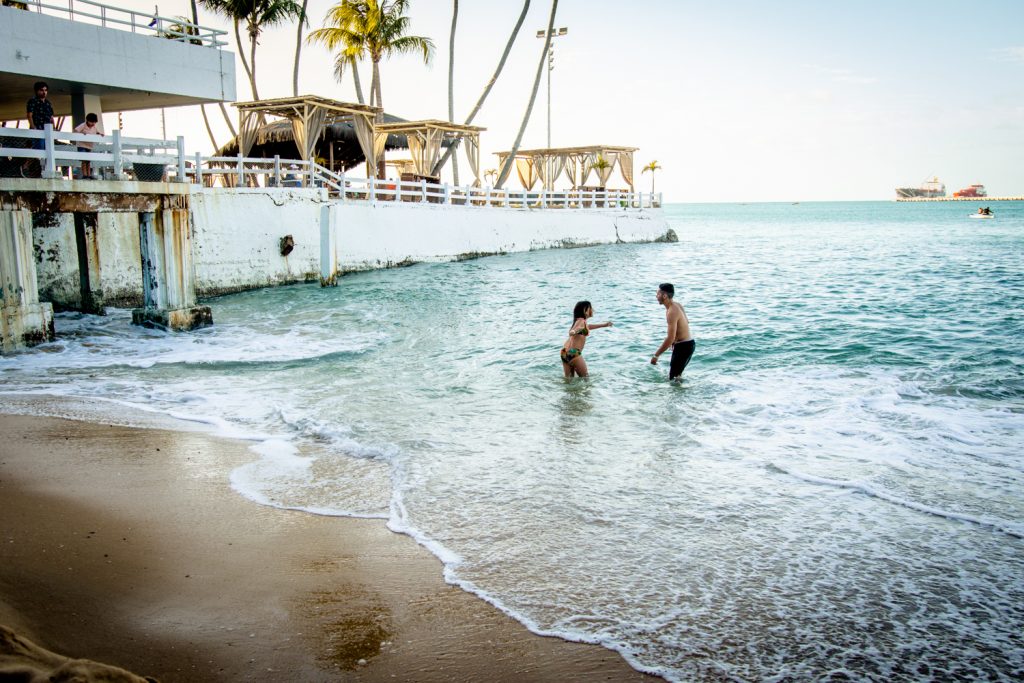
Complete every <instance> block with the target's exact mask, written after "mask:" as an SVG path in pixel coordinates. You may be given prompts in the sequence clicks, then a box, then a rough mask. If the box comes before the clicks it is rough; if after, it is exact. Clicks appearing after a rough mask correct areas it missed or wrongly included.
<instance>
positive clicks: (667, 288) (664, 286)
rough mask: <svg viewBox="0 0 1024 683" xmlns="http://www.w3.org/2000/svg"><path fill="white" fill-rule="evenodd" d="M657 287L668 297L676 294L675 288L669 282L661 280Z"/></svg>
mask: <svg viewBox="0 0 1024 683" xmlns="http://www.w3.org/2000/svg"><path fill="white" fill-rule="evenodd" d="M658 289H660V290H661V291H662V292H663V293H665V294H666V295H667V296H668V298H669V299H671V298H672V297H674V296H675V295H676V288H675V287H673V286H672V283H671V282H662V283H661V284H660V285H658Z"/></svg>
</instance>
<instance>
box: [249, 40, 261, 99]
mask: <svg viewBox="0 0 1024 683" xmlns="http://www.w3.org/2000/svg"><path fill="white" fill-rule="evenodd" d="M249 50H250V53H249V54H250V55H251V57H250V58H249V63H250V66H251V67H252V74H251V75H250V79H251V85H252V98H253V99H254V100H258V99H259V98H260V93H259V91H258V90H256V34H254V33H252V32H250V33H249Z"/></svg>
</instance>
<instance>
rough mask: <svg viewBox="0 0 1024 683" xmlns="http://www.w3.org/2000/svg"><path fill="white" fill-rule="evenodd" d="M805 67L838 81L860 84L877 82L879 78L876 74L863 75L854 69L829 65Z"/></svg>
mask: <svg viewBox="0 0 1024 683" xmlns="http://www.w3.org/2000/svg"><path fill="white" fill-rule="evenodd" d="M804 67H806V68H808V69H810V70H811V71H814V72H815V73H817V74H821V75H823V76H827V77H829V78H830V79H831V80H832V81H834V82H836V83H855V84H858V85H870V84H872V83H877V82H878V79H877V78H875V77H874V76H861V75H858V74H857V73H856V72H855V71H854V70H853V69H836V68H832V67H827V66H820V65H818V64H804Z"/></svg>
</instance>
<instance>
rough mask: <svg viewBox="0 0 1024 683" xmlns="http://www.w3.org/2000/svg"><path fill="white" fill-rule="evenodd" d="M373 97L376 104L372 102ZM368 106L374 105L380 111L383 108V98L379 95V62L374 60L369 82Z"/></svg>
mask: <svg viewBox="0 0 1024 683" xmlns="http://www.w3.org/2000/svg"><path fill="white" fill-rule="evenodd" d="M374 96H376V99H377V101H376V102H374V101H373V100H374ZM370 104H375V105H376V106H378V107H380V108H381V109H383V108H384V96H383V95H382V94H381V88H380V60H374V62H373V80H372V81H371V82H370Z"/></svg>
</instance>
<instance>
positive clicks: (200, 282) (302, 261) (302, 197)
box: [191, 188, 328, 297]
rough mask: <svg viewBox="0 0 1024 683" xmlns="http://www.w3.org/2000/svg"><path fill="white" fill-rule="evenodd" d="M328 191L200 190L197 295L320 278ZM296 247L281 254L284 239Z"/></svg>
mask: <svg viewBox="0 0 1024 683" xmlns="http://www.w3.org/2000/svg"><path fill="white" fill-rule="evenodd" d="M327 201H328V200H327V195H326V194H325V193H324V191H323V190H317V189H301V188H289V189H285V188H280V189H247V188H246V189H222V188H217V189H210V188H204V189H198V188H196V191H195V193H193V195H192V199H191V204H192V219H193V223H192V225H193V230H194V234H193V242H192V245H193V248H194V250H195V267H196V293H197V294H198V295H199V296H201V297H203V296H215V295H218V294H226V293H228V292H237V291H241V290H245V289H253V288H256V287H266V286H269V285H281V284H288V283H293V282H308V281H318V280H319V278H320V208H321V206H322V205H323V204H324V203H326V202H327ZM286 235H291V236H292V239H293V240H294V247H293V249H292V251H291V253H290V254H288V255H287V256H282V255H281V239H282V238H283V237H285V236H286Z"/></svg>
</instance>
